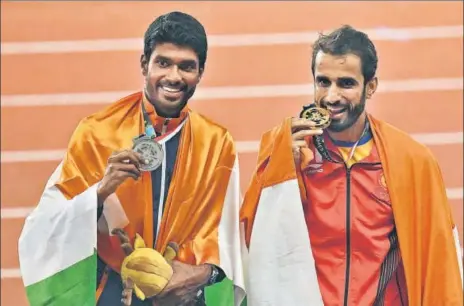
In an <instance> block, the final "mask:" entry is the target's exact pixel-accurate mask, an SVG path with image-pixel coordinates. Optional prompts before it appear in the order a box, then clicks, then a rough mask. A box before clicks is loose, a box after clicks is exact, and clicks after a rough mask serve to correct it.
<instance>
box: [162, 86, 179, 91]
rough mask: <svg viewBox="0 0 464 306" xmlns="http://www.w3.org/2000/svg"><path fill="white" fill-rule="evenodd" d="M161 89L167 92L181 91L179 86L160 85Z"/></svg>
mask: <svg viewBox="0 0 464 306" xmlns="http://www.w3.org/2000/svg"><path fill="white" fill-rule="evenodd" d="M161 88H163V90H165V91H167V92H179V91H181V90H180V88H173V87H167V86H162V87H161Z"/></svg>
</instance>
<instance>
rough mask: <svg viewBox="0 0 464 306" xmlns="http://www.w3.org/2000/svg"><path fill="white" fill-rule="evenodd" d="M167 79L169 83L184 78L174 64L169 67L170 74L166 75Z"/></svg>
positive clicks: (177, 81)
mask: <svg viewBox="0 0 464 306" xmlns="http://www.w3.org/2000/svg"><path fill="white" fill-rule="evenodd" d="M166 80H167V81H168V82H169V83H179V82H180V81H181V80H182V77H181V75H180V73H179V68H178V67H177V66H175V65H173V66H172V67H171V69H169V71H168V74H167V75H166Z"/></svg>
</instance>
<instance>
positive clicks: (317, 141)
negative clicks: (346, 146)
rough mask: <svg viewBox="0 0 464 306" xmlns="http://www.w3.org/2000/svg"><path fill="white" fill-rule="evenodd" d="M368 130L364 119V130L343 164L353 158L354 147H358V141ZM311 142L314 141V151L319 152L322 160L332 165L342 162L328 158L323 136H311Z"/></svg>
mask: <svg viewBox="0 0 464 306" xmlns="http://www.w3.org/2000/svg"><path fill="white" fill-rule="evenodd" d="M368 128H369V122H368V120H367V119H366V123H365V124H364V130H363V132H362V133H361V136H360V137H359V139H358V141H356V143H355V144H354V145H353V148H352V149H351V152H350V155H349V156H348V159H347V160H345V161H344V162H345V163H346V162H348V161H349V160H350V159H351V158H352V157H353V154H354V151H355V150H356V147H357V146H358V143H359V141H360V140H361V138H362V137H363V136H364V134H365V133H366V132H367V130H368ZM313 141H314V146H315V147H316V150H317V151H319V153H320V154H321V155H322V157H323V158H324V159H326V160H328V161H330V162H332V163H337V164H341V163H342V162H339V161H335V160H334V159H333V158H332V157H331V156H330V153H329V151H328V150H327V147H326V146H325V142H324V136H323V135H314V136H313Z"/></svg>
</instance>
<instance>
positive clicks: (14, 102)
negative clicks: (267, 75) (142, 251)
mask: <svg viewBox="0 0 464 306" xmlns="http://www.w3.org/2000/svg"><path fill="white" fill-rule="evenodd" d="M462 89H463V78H431V79H404V80H384V81H382V82H380V83H379V87H378V89H377V92H383V93H388V92H413V91H443V90H462ZM138 90H139V89H134V90H133V91H103V92H101V91H100V92H83V93H62V94H31V95H2V96H1V106H2V108H4V107H25V106H52V105H90V104H109V103H113V102H115V101H117V100H119V99H121V98H122V97H125V96H127V95H130V94H132V93H134V92H136V91H138ZM312 92H313V84H311V83H310V84H290V85H262V86H225V87H205V88H201V87H200V88H198V90H197V91H196V92H195V96H194V97H193V99H192V100H221V99H244V98H270V97H298V96H308V97H309V96H311V95H312ZM222 102H223V101H222Z"/></svg>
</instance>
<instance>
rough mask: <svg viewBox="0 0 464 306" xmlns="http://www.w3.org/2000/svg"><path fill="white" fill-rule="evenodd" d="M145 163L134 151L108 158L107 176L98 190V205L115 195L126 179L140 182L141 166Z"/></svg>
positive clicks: (126, 151)
mask: <svg viewBox="0 0 464 306" xmlns="http://www.w3.org/2000/svg"><path fill="white" fill-rule="evenodd" d="M141 163H144V161H143V160H142V156H141V155H140V154H138V153H136V152H134V151H132V150H123V151H117V152H114V153H113V154H112V155H111V156H110V158H108V165H107V166H106V170H105V176H104V177H103V179H102V181H101V184H100V186H99V187H98V190H97V197H98V203H99V205H101V203H103V202H105V200H106V198H107V197H108V196H109V195H110V194H112V193H114V192H115V191H116V189H117V188H118V187H119V185H121V184H122V183H123V182H124V181H125V180H126V179H128V178H130V177H131V178H133V179H134V180H138V179H139V177H140V174H141V171H140V164H141Z"/></svg>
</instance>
